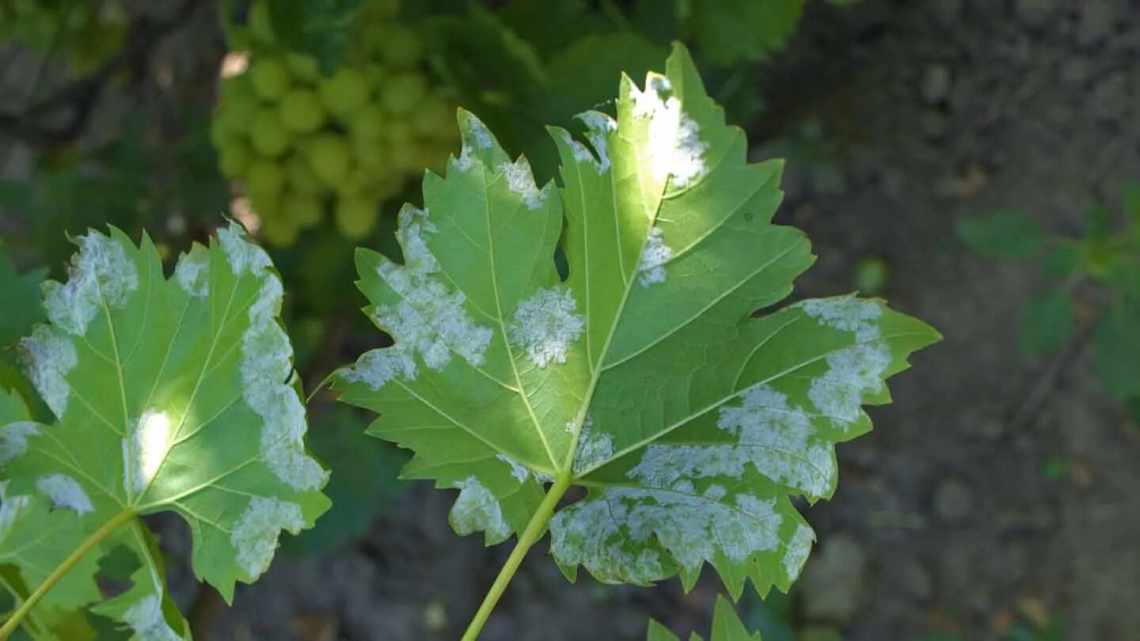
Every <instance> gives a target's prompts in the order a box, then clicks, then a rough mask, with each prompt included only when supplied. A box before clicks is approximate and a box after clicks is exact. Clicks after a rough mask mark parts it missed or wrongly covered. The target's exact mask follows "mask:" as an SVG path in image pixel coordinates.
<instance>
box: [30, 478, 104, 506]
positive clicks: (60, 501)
mask: <svg viewBox="0 0 1140 641" xmlns="http://www.w3.org/2000/svg"><path fill="white" fill-rule="evenodd" d="M36 489H37V490H39V491H40V492H41V493H42V494H43V495H44V496H46V497H48V498H49V499H50V500H51V502H52V505H54V506H55V507H56V508H67V509H69V510H73V511H74V512H75V513H76V514H79V515H80V516H82V515H84V514H87V513H88V512H93V511H95V507H94V506H93V505H91V499H90V498H89V497H88V496H87V492H84V491H83V488H82V487H81V486H80V485H79V481H76V480H75V479H73V478H71V477H70V476H67V475H66V474H49V475H48V476H41V477H40V478H39V479H37V480H36Z"/></svg>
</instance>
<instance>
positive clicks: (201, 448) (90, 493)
mask: <svg viewBox="0 0 1140 641" xmlns="http://www.w3.org/2000/svg"><path fill="white" fill-rule="evenodd" d="M77 242H78V245H79V251H78V252H77V254H76V255H75V256H74V257H73V259H72V263H71V265H70V267H69V270H68V276H69V277H68V280H67V282H66V283H62V284H61V283H57V282H51V281H49V282H47V283H45V285H44V307H45V309H46V311H47V316H48V319H49V321H50V322H49V323H48V324H43V325H40V326H38V327H37V328H36V329H35V330H34V331H33V333H32V334H31V336H29V337H27V338H25V339H24V340H23V341H22V343H21V347H22V349H23V350H24V352H25V353H26V354H27V357H28V362H29V377H30V378H31V379H32V382H33V383H34V384H35V386H36V389H37V390H38V391H39V393H40V395H41V396H42V397H43V399H44V401H45V402H46V403H47V405H48V407H49V408H50V409H51V411H52V412H53V413H54V415H55V417H56V421H55V422H54V423H53V424H51V425H44V424H38V423H33V422H30V421H26V420H21V421H16V422H11V423H8V424H7V425H6V426H4V427H3V428H2V430H0V454H2V456H0V459H2V461H3V463H4V466H5V467H4V477H5V481H4V483H5V488H4V489H5V497H6V500H5V501H4V504H3V510H4V515H5V516H4V517H3V518H0V525H2V527H0V541H2V543H0V558H2V559H3V562H4V563H11V564H13V565H14V566H15V567H16V568H17V569H18V572H19V578H20V580H21V581H22V583H23V585H24V586H26V588H28V589H34V588H35V587H36V586H38V585H39V584H40V582H41V581H42V580H43V578H44V577H45V576H46V575H47V573H49V572H51V571H52V570H53V569H55V568H56V567H57V566H59V565H60V564H61V562H62V561H64V559H65V558H66V557H68V555H70V554H71V553H72V552H74V551H75V550H76V549H77V548H78V547H79V546H80V543H81V542H84V541H90V542H92V544H93V545H94V548H95V549H93V550H92V551H91V552H89V553H87V554H85V555H84V556H83V557H81V558H80V560H79V563H78V565H76V566H75V567H73V568H72V569H71V570H70V571H69V572H68V573H67V574H66V575H64V578H63V580H62V581H61V582H60V583H59V584H57V585H56V586H55V588H54V589H52V590H50V591H49V592H48V593H47V595H46V596H45V597H44V599H43V600H42V601H40V602H39V604H38V605H37V606H36V607H35V608H34V609H33V615H40V614H42V616H43V617H46V618H47V619H48V620H49V621H51V622H54V621H55V620H56V618H57V615H56V613H57V612H67V611H68V610H69V609H74V608H78V607H81V606H85V605H90V604H92V603H94V602H96V601H98V600H99V598H100V593H99V591H98V589H97V586H96V584H95V582H94V574H95V572H96V566H97V564H98V560H99V558H100V557H101V556H102V555H104V554H106V553H107V552H109V551H110V550H111V549H113V548H115V547H117V546H122V545H126V546H127V547H128V548H130V549H131V550H132V551H133V552H134V554H135V555H136V556H137V557H138V558H139V559H140V561H141V562H142V563H141V567H140V569H139V571H138V572H137V573H136V574H135V575H134V577H133V578H134V581H133V585H132V586H131V588H130V589H129V590H128V591H126V592H125V593H123V594H120V595H118V596H116V597H114V598H113V599H110V600H107V601H104V602H102V603H99V604H98V605H97V607H96V608H94V610H95V611H97V612H99V613H101V614H104V615H107V616H111V617H113V618H115V619H116V620H117V621H118V622H119V623H120V624H122V625H124V626H126V627H129V628H130V629H131V630H132V631H133V632H134V634H135V635H136V637H139V638H156V639H159V638H161V639H175V638H188V635H189V628H188V627H187V626H186V624H185V622H184V621H182V619H181V617H180V616H179V615H178V613H177V609H176V608H175V607H174V606H173V605H172V603H171V602H170V599H169V596H168V594H167V591H166V589H165V585H164V579H163V571H162V563H161V556H160V555H159V554H158V553H157V551H156V549H155V546H154V544H153V541H152V540H151V538H150V534H149V532H147V531H146V530H145V528H144V527H143V525H142V522H141V521H140V520H139V518H138V517H139V516H142V515H146V514H151V513H155V512H160V511H167V510H172V511H174V512H176V513H178V514H179V515H181V516H182V518H183V519H184V520H185V521H186V522H187V523H188V524H189V526H190V529H191V532H192V534H193V538H194V547H193V558H192V566H193V568H194V571H195V573H196V575H197V576H199V577H200V578H202V579H204V580H205V581H207V582H209V583H210V584H211V585H213V586H214V587H215V588H216V589H217V590H218V591H219V592H220V593H221V595H222V596H223V597H224V598H225V599H226V600H227V601H229V600H231V599H232V598H233V591H234V584H235V582H236V581H239V580H240V581H244V582H252V581H253V580H255V579H256V578H257V577H258V576H259V575H260V574H261V573H262V572H264V571H265V569H266V568H267V567H268V565H269V563H270V561H271V560H272V557H273V553H274V550H275V548H276V545H277V538H278V534H279V532H280V531H282V530H288V531H291V532H298V531H300V530H301V529H304V528H307V527H311V526H312V524H313V521H314V520H315V519H316V518H317V517H318V516H319V515H320V514H321V513H322V512H324V511H325V510H326V509H327V508H328V500H327V499H326V498H325V496H324V495H323V494H322V493H321V492H320V489H321V488H322V487H323V486H324V484H325V481H326V479H327V473H326V472H325V470H324V469H323V468H322V467H321V466H320V464H318V463H317V461H316V460H314V459H312V458H311V457H309V456H308V454H307V453H306V452H305V449H304V443H303V438H304V434H305V430H306V424H305V413H304V407H303V405H302V404H301V399H300V395H299V393H298V391H297V389H296V388H295V387H294V386H293V385H291V384H290V383H289V378H290V377H291V375H292V365H291V358H292V349H291V347H290V345H289V342H288V338H287V337H286V335H285V333H284V331H283V330H282V328H281V326H280V323H279V321H278V318H277V316H278V313H279V311H280V306H281V298H282V289H281V282H280V280H279V279H278V276H277V275H276V273H275V272H274V271H273V269H272V265H271V263H270V260H269V257H268V256H267V255H266V254H265V252H264V251H262V250H261V249H260V248H258V247H257V246H255V245H253V244H252V243H251V242H249V241H248V240H247V239H246V236H245V234H244V231H243V230H241V228H240V227H238V226H236V225H231V226H230V227H228V228H223V229H220V230H219V231H218V234H217V236H216V238H215V239H214V240H212V241H211V245H210V247H209V248H206V247H204V246H201V245H195V246H194V247H193V249H192V250H191V251H190V252H189V253H187V254H184V255H183V256H182V257H181V259H180V260H179V262H178V264H177V266H176V268H175V270H174V275H173V276H172V277H170V278H167V277H165V275H164V274H163V270H162V262H161V260H160V258H159V255H158V252H157V250H156V248H155V246H154V244H153V243H152V242H151V240H150V238H149V237H146V236H144V237H143V239H142V242H141V244H140V245H138V246H136V245H134V244H133V243H132V242H131V241H130V239H129V238H127V237H126V236H125V235H124V234H123V233H122V232H120V231H118V230H117V229H115V228H111V230H110V233H109V234H107V235H105V234H102V233H99V232H95V231H91V232H89V233H87V234H86V235H84V236H81V237H79V238H78V240H77ZM7 497H11V498H7ZM116 526H117V527H116ZM45 532H51V533H52V536H48V537H45V536H43V533H45ZM103 535H106V536H103ZM49 638H50V637H49Z"/></svg>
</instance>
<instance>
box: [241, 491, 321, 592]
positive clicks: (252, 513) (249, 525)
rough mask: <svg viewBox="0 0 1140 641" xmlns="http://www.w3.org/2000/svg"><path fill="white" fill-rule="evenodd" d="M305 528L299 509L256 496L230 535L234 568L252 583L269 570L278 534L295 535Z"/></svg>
mask: <svg viewBox="0 0 1140 641" xmlns="http://www.w3.org/2000/svg"><path fill="white" fill-rule="evenodd" d="M304 527H305V519H304V516H303V515H302V512H301V506H299V505H297V504H296V503H291V502H289V501H282V500H280V499H275V498H272V497H266V496H255V497H253V498H251V499H250V500H249V505H247V506H246V508H245V511H244V512H242V514H241V516H240V517H238V520H237V523H235V524H234V529H233V530H232V531H231V533H230V544H231V545H233V547H234V550H236V551H237V564H238V567H240V568H241V569H242V570H243V571H244V572H245V573H246V575H247V576H248V577H249V578H251V579H253V578H257V577H259V576H261V574H262V573H264V572H265V571H266V570H268V569H269V564H270V563H271V562H272V561H273V554H274V552H276V550H277V537H278V536H279V535H280V534H281V531H282V530H284V531H287V532H289V533H290V534H297V533H299V532H300V531H301V529H302V528H304Z"/></svg>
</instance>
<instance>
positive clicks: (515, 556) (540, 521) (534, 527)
mask: <svg viewBox="0 0 1140 641" xmlns="http://www.w3.org/2000/svg"><path fill="white" fill-rule="evenodd" d="M570 480H571V473H570V472H569V471H566V472H564V473H563V474H561V475H559V477H558V478H557V479H556V480H555V481H554V485H551V486H550V490H549V491H548V492H547V493H546V497H545V498H543V499H542V503H541V504H539V506H538V509H537V510H535V512H534V516H532V517H530V522H529V523H527V524H526V529H525V530H523V533H522V536H521V537H519V542H518V544H517V545H515V549H513V550H511V555H510V556H509V557H507V562H506V563H504V564H503V568H502V569H501V570H499V576H497V577H495V582H494V583H492V584H491V589H490V590H488V591H487V596H485V597H483V603H482V604H481V605H480V606H479V609H478V610H477V611H476V612H475V616H474V617H473V618H472V619H471V623H470V624H468V626H467V631H466V632H464V633H463V638H462V639H461V641H475V640H476V639H478V638H479V633H480V632H482V631H483V626H484V625H485V624H486V623H487V618H488V617H490V616H491V611H492V610H494V609H495V605H496V604H497V603H498V602H499V599H500V598H501V597H502V596H503V592H505V591H506V589H507V585H509V584H510V582H511V579H512V578H514V576H515V572H517V571H518V569H519V565H520V564H522V560H523V558H525V557H526V553H527V552H528V551H530V548H531V546H533V545H534V544H535V543H537V542H538V540H539V539H540V538H542V535H543V533H545V532H546V525H547V524H548V523H550V517H551V516H553V515H554V508H555V507H557V506H558V501H559V500H560V499H561V498H562V495H563V494H565V493H566V490H567V489H569V488H570ZM0 641H3V639H2V638H0Z"/></svg>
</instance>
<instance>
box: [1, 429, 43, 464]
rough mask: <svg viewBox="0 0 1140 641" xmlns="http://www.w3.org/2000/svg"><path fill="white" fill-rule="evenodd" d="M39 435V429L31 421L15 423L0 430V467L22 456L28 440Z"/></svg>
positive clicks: (25, 450)
mask: <svg viewBox="0 0 1140 641" xmlns="http://www.w3.org/2000/svg"><path fill="white" fill-rule="evenodd" d="M39 434H40V429H39V427H38V426H37V425H36V424H35V423H33V422H32V421H17V422H15V423H9V424H8V425H5V426H4V427H3V428H0V465H3V464H4V463H7V462H9V461H12V460H14V459H17V458H19V457H21V456H23V455H24V452H27V451H28V438H29V437H33V436H39Z"/></svg>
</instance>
